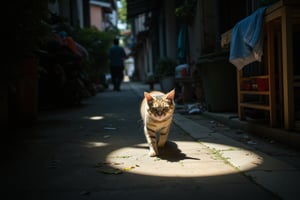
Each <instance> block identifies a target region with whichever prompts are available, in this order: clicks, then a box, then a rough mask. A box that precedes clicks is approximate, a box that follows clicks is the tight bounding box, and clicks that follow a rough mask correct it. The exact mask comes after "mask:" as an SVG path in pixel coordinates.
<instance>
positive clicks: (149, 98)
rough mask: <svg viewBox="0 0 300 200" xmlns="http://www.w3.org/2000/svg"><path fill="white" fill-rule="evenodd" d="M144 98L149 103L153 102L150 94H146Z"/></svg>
mask: <svg viewBox="0 0 300 200" xmlns="http://www.w3.org/2000/svg"><path fill="white" fill-rule="evenodd" d="M144 97H145V98H146V100H147V101H151V100H152V99H153V97H152V96H151V95H150V93H148V92H144Z"/></svg>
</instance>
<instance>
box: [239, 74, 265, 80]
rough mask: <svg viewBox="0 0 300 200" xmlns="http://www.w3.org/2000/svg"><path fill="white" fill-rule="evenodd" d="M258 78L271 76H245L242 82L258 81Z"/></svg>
mask: <svg viewBox="0 0 300 200" xmlns="http://www.w3.org/2000/svg"><path fill="white" fill-rule="evenodd" d="M258 78H269V76H268V75H261V76H245V77H241V80H243V81H247V80H251V79H258Z"/></svg>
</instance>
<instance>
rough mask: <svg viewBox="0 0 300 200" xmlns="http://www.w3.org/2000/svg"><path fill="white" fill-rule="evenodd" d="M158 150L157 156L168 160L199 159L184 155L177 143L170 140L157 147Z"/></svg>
mask: <svg viewBox="0 0 300 200" xmlns="http://www.w3.org/2000/svg"><path fill="white" fill-rule="evenodd" d="M158 151H159V156H158V158H160V159H162V160H167V161H169V162H178V161H180V160H186V159H192V160H199V158H192V157H188V156H186V154H184V153H182V152H181V150H180V149H179V148H178V146H177V144H176V143H175V142H172V141H167V142H166V144H165V146H164V147H161V148H159V149H158Z"/></svg>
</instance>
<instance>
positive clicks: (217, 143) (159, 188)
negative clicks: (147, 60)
mask: <svg viewBox="0 0 300 200" xmlns="http://www.w3.org/2000/svg"><path fill="white" fill-rule="evenodd" d="M122 89H123V90H122V91H121V92H112V91H106V92H102V93H98V94H97V95H96V96H95V97H91V98H88V99H86V100H85V101H83V102H82V105H81V106H80V107H77V108H72V109H65V110H59V111H51V112H45V113H41V114H40V116H39V120H38V123H37V124H36V126H35V127H32V128H28V129H21V130H20V131H18V132H15V133H7V134H12V135H13V137H9V139H8V140H6V141H2V142H1V147H2V154H1V155H2V162H3V164H2V165H1V172H2V175H1V194H2V195H3V196H4V197H6V199H33V200H34V199H39V200H40V199H42V200H43V199H55V200H57V199H120V198H125V199H129V198H130V199H153V198H155V199H165V198H168V199H187V198H189V199H199V198H201V199H298V198H297V197H298V196H299V191H298V190H297V186H298V185H299V180H300V179H299V178H300V177H299V170H298V168H297V167H294V166H293V165H291V164H290V163H287V162H284V161H282V160H279V159H274V158H273V157H271V156H268V155H267V154H265V153H263V152H260V151H258V150H256V149H255V148H250V147H249V145H244V144H243V143H241V142H238V141H236V140H234V139H232V138H230V137H227V136H225V135H223V134H221V133H219V132H217V131H212V129H211V127H209V126H205V125H203V124H200V123H197V121H196V120H191V119H189V118H188V117H185V116H183V115H181V114H178V113H176V114H175V117H174V124H173V126H172V130H171V131H172V132H171V134H170V137H169V141H168V143H167V145H166V147H165V148H163V149H160V156H159V157H155V158H152V157H148V155H147V152H148V148H147V145H146V141H145V138H144V135H143V132H142V123H141V120H140V116H139V111H138V110H139V104H140V101H141V99H142V95H143V91H144V90H147V89H148V86H147V85H144V84H141V83H124V84H123V86H122ZM157 89H159V88H157ZM207 120H208V119H207Z"/></svg>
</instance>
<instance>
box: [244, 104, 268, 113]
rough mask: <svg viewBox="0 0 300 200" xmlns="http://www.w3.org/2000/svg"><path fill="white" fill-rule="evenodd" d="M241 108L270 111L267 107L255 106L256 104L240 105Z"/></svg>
mask: <svg viewBox="0 0 300 200" xmlns="http://www.w3.org/2000/svg"><path fill="white" fill-rule="evenodd" d="M240 106H241V107H244V108H253V109H258V110H267V111H269V110H270V106H269V105H261V104H256V103H240Z"/></svg>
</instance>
